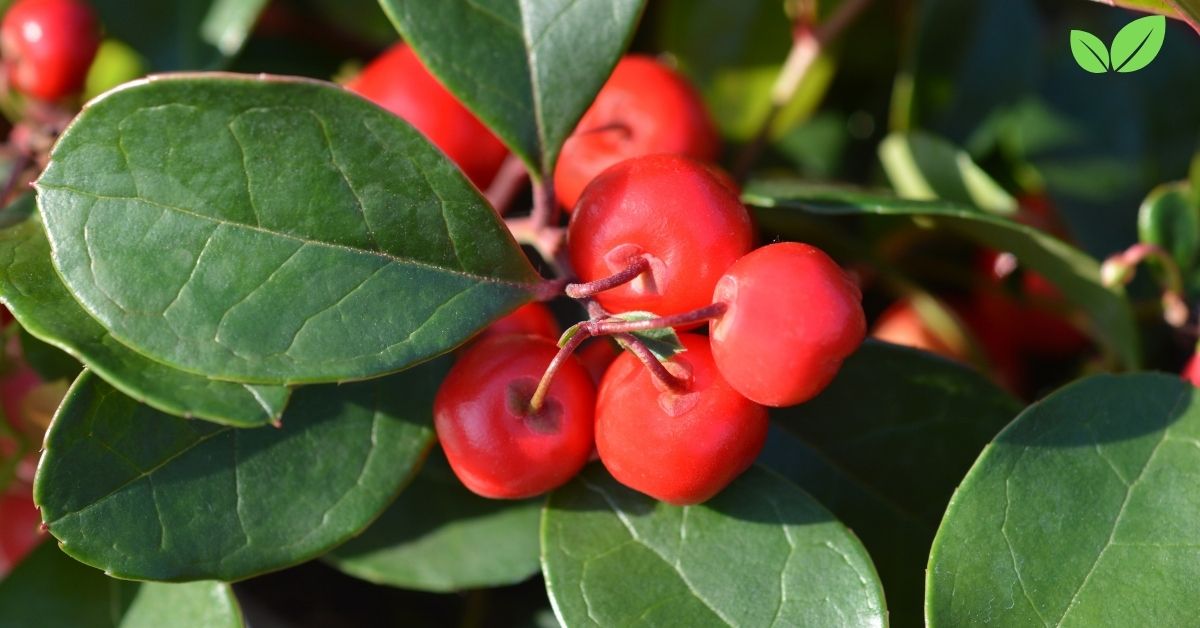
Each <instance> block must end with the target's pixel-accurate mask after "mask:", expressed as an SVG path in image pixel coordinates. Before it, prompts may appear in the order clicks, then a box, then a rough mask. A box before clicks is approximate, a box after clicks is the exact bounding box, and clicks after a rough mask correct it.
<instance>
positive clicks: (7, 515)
mask: <svg viewBox="0 0 1200 628" xmlns="http://www.w3.org/2000/svg"><path fill="white" fill-rule="evenodd" d="M41 524H42V516H41V514H40V513H39V512H38V510H37V507H36V506H34V504H33V498H32V497H31V496H30V489H29V486H28V485H22V484H18V485H16V486H14V487H13V488H10V489H9V490H8V491H7V492H6V493H4V494H3V495H0V578H3V577H4V575H5V574H7V573H8V572H9V571H10V570H11V569H12V568H13V567H15V566H16V564H17V563H19V562H21V559H22V558H24V557H25V556H26V555H27V554H29V552H31V551H33V548H34V547H37V544H38V543H39V542H41V540H42V538H43V536H44V535H43V534H42V533H41V529H40V528H41Z"/></svg>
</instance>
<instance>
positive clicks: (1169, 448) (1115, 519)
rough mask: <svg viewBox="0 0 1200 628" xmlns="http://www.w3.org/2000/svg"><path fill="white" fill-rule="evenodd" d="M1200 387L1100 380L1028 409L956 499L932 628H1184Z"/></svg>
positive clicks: (936, 580) (1191, 608) (932, 603)
mask: <svg viewBox="0 0 1200 628" xmlns="http://www.w3.org/2000/svg"><path fill="white" fill-rule="evenodd" d="M1197 474H1200V396H1198V395H1197V392H1196V390H1195V389H1194V388H1193V387H1192V386H1190V385H1189V384H1187V383H1186V382H1182V381H1180V380H1179V378H1178V377H1171V376H1166V375H1161V374H1135V375H1126V376H1108V375H1103V376H1096V377H1092V378H1089V379H1086V380H1083V381H1081V382H1077V383H1075V384H1072V385H1071V386H1068V387H1067V388H1064V389H1062V390H1060V391H1058V392H1056V393H1054V394H1052V395H1051V396H1049V397H1047V398H1046V399H1045V400H1043V401H1041V402H1040V403H1038V404H1036V405H1034V406H1031V407H1030V408H1029V409H1028V410H1026V411H1025V412H1024V413H1023V414H1022V415H1021V416H1020V417H1018V418H1017V420H1016V421H1014V422H1013V424H1012V425H1011V426H1009V427H1008V428H1007V429H1005V430H1004V432H1003V433H1001V434H1000V435H999V436H998V437H997V438H996V440H995V442H993V443H992V444H991V445H990V446H988V448H987V449H986V450H985V451H984V452H983V454H982V455H981V456H980V457H979V460H978V461H977V462H976V463H975V466H974V467H973V468H972V469H971V472H970V473H969V474H967V477H966V478H965V479H964V480H963V483H962V486H961V487H959V489H958V491H957V492H956V493H955V494H954V499H953V500H951V503H950V508H949V509H948V510H947V512H946V517H945V519H943V520H942V525H941V528H940V529H939V530H938V535H937V539H936V540H935V541H934V546H933V552H932V553H931V554H930V558H929V571H928V574H929V575H928V578H929V581H928V590H927V598H926V608H927V614H928V618H929V623H930V625H931V626H964V625H973V624H977V623H981V622H985V621H986V622H988V623H991V624H996V625H1009V626H1016V625H1020V626H1028V625H1039V626H1040V625H1047V626H1049V625H1056V626H1098V625H1106V626H1183V625H1189V624H1193V623H1195V601H1196V595H1197V583H1198V582H1200V561H1198V560H1197V558H1198V553H1197V549H1196V548H1197V547H1200V528H1197V526H1196V521H1197V520H1198V519H1200V500H1198V499H1197V498H1196V491H1195V481H1194V479H1195V478H1196V477H1197Z"/></svg>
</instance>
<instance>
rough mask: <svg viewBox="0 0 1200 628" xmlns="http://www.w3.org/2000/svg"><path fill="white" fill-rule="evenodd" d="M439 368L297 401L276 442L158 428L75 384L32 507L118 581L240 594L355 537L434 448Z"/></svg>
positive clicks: (272, 432) (94, 389) (164, 421)
mask: <svg viewBox="0 0 1200 628" xmlns="http://www.w3.org/2000/svg"><path fill="white" fill-rule="evenodd" d="M447 366H448V364H447V360H444V359H443V360H438V361H436V362H433V363H430V364H429V365H426V366H422V367H419V368H417V369H413V370H411V371H408V372H405V373H402V374H399V375H394V376H392V377H388V378H384V379H378V380H372V381H369V382H361V383H357V384H346V385H342V386H333V385H328V386H310V387H306V388H303V389H301V390H299V391H297V392H296V395H295V399H293V400H292V403H291V405H290V406H289V407H288V410H287V413H286V414H285V415H284V417H283V425H282V427H280V428H278V429H274V428H258V429H253V430H239V429H234V428H230V427H221V426H217V425H212V424H209V423H200V422H195V421H186V420H183V419H177V418H174V417H170V416H167V415H165V414H162V413H160V412H157V411H155V410H152V409H151V408H149V407H148V406H144V405H141V404H138V403H137V402H136V401H134V400H132V399H130V398H129V397H126V396H124V395H122V394H120V393H119V392H117V391H116V390H114V389H113V388H111V387H109V386H108V385H107V384H105V383H104V382H103V381H101V380H100V379H98V378H96V377H94V376H92V375H91V374H89V373H86V372H85V373H84V374H83V375H81V376H80V378H79V380H77V381H76V382H75V385H74V386H73V387H72V388H71V391H70V392H69V393H68V394H67V398H66V400H64V402H63V406H62V408H60V409H59V413H58V415H57V416H56V417H55V420H54V423H53V424H52V425H51V427H50V431H49V433H48V434H47V435H46V443H45V451H44V453H43V454H42V462H41V465H40V466H39V467H38V475H37V478H36V480H35V482H34V501H35V502H37V503H38V505H39V506H40V507H41V509H42V517H43V519H44V520H45V521H46V525H47V526H49V529H50V533H51V534H53V535H54V536H55V537H57V538H58V539H59V541H61V542H62V546H63V550H64V551H66V552H67V553H68V554H70V555H71V556H72V557H74V558H76V559H77V560H80V561H82V562H84V563H87V564H89V565H92V566H94V567H98V568H101V569H104V570H105V571H106V572H108V573H111V574H114V575H116V576H118V577H122V578H137V579H146V580H167V581H181V580H197V579H217V580H226V581H230V580H239V579H242V578H248V577H250V576H254V575H257V574H261V573H264V572H267V571H271V570H275V569H281V568H283V567H287V566H290V565H294V564H297V563H300V562H303V561H305V560H308V559H311V558H314V557H316V556H319V555H321V554H324V553H325V552H327V551H329V550H330V549H331V548H333V547H335V546H337V545H339V544H340V543H342V542H344V541H346V540H347V539H349V538H351V537H353V536H355V535H357V534H358V533H359V532H361V531H362V530H363V529H365V528H366V527H367V525H369V524H370V523H371V521H373V520H374V519H375V518H376V517H378V516H379V515H380V514H381V513H382V512H383V510H384V509H385V508H386V507H387V505H388V504H389V503H391V501H392V500H393V499H395V497H396V494H397V493H398V492H399V491H400V489H401V487H403V486H404V485H405V484H406V483H407V482H408V481H409V480H410V479H411V478H412V477H413V476H414V475H415V474H416V471H417V468H418V467H419V466H420V464H421V462H422V461H423V460H424V458H425V454H426V452H427V451H428V450H429V447H430V446H431V444H432V442H433V430H432V429H431V427H430V425H429V422H430V416H431V414H432V403H433V395H434V392H435V391H436V390H437V384H438V383H439V382H440V380H441V378H442V376H443V375H444V374H445V371H446V368H447Z"/></svg>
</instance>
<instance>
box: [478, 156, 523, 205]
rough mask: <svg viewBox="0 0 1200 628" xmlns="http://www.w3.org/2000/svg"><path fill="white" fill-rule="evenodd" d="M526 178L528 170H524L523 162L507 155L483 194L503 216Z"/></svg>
mask: <svg viewBox="0 0 1200 628" xmlns="http://www.w3.org/2000/svg"><path fill="white" fill-rule="evenodd" d="M528 178H529V172H528V171H526V170H525V163H524V162H522V161H521V159H520V158H519V157H517V156H516V155H509V156H508V157H506V158H505V159H504V163H502V164H501V165H500V170H499V171H497V172H496V177H495V178H494V179H492V183H491V185H489V186H488V189H487V190H485V191H484V193H483V195H484V196H485V197H487V200H488V202H489V203H491V204H492V207H494V208H495V209H496V213H498V214H500V215H501V216H503V215H504V214H507V213H508V210H509V209H510V208H511V206H512V202H513V199H515V198H516V197H517V193H518V192H520V191H521V187H522V186H523V185H525V181H526V179H528Z"/></svg>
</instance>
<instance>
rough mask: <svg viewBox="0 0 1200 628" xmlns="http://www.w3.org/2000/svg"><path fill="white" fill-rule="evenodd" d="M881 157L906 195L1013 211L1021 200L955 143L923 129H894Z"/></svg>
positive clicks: (882, 146) (995, 211) (1004, 212)
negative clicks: (908, 130) (902, 130)
mask: <svg viewBox="0 0 1200 628" xmlns="http://www.w3.org/2000/svg"><path fill="white" fill-rule="evenodd" d="M879 161H880V162H881V163H883V169H884V170H885V171H886V172H887V175H888V179H889V180H890V181H891V182H892V187H894V188H895V189H896V192H897V193H898V194H899V195H900V196H901V197H903V198H911V199H917V200H934V199H943V200H947V201H953V202H955V203H962V204H964V205H974V206H975V207H978V208H980V209H982V210H984V211H987V212H989V213H993V214H1000V215H1011V214H1014V213H1016V211H1017V200H1016V199H1015V198H1013V197H1012V196H1011V195H1010V194H1009V193H1008V192H1006V191H1004V188H1003V187H1001V186H1000V184H999V183H996V182H995V181H994V180H992V178H991V177H989V176H988V174H987V173H986V172H984V171H983V169H982V168H980V167H979V166H977V165H976V164H975V162H974V161H972V160H971V156H970V155H968V154H967V153H966V151H964V150H962V149H960V148H958V147H957V146H955V145H954V144H951V143H950V142H948V141H946V140H944V139H942V138H940V137H937V136H936V135H932V134H930V133H924V132H921V131H914V132H912V133H892V134H891V135H889V136H888V137H887V138H885V139H884V140H883V142H881V143H880V144H879Z"/></svg>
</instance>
